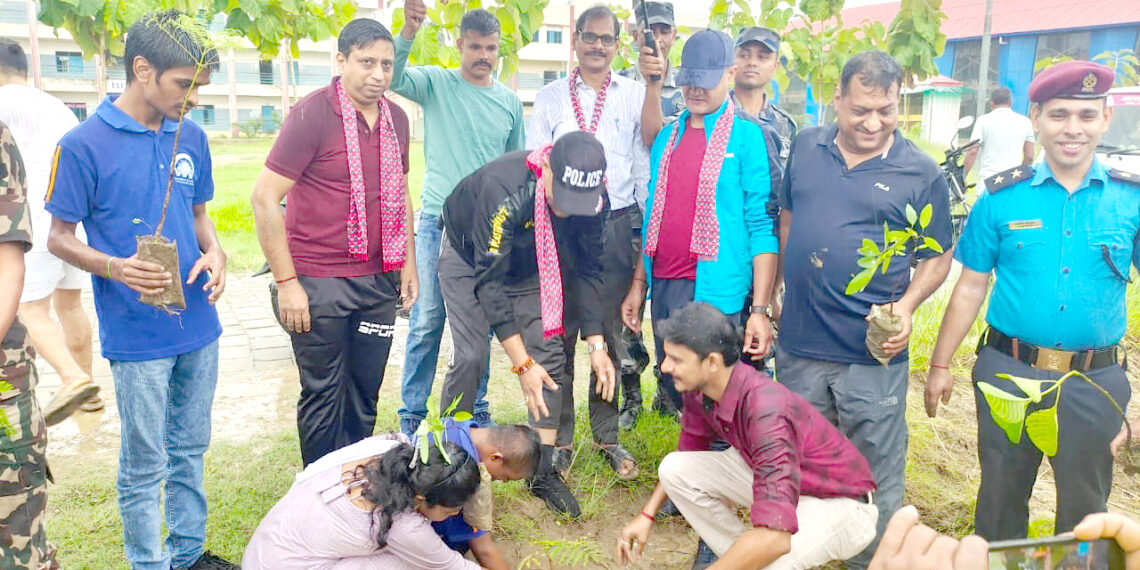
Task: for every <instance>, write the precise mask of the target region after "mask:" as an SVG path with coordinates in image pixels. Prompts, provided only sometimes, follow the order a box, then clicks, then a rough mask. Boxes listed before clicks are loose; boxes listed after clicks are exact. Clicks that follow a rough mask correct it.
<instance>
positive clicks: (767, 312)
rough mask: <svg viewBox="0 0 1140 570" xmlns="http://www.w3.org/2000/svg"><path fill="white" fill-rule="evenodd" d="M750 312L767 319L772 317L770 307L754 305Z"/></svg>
mask: <svg viewBox="0 0 1140 570" xmlns="http://www.w3.org/2000/svg"><path fill="white" fill-rule="evenodd" d="M749 312H750V313H751V314H753V315H755V314H756V313H760V314H762V315H764V316H765V317H768V318H771V317H772V307H771V306H770V305H752V308H751V309H750V310H749Z"/></svg>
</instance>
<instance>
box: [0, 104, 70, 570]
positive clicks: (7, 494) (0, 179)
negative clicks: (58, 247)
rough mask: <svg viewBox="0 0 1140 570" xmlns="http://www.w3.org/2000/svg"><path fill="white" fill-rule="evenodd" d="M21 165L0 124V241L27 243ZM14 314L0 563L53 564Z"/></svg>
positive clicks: (0, 486)
mask: <svg viewBox="0 0 1140 570" xmlns="http://www.w3.org/2000/svg"><path fill="white" fill-rule="evenodd" d="M24 176H25V175H24V165H23V162H22V161H21V160H20V153H19V151H18V150H16V143H15V141H14V140H12V135H11V133H10V132H9V131H8V127H7V126H5V125H4V124H3V123H0V243H6V242H20V243H23V245H24V249H25V250H27V248H30V247H31V245H32V225H31V219H30V218H29V217H28V209H27V204H26V203H25V202H26V192H27V190H26V188H27V187H26V182H25V178H24ZM27 333H28V331H27V329H25V328H24V325H23V324H22V323H20V321H19V320H18V319H16V320H13V322H12V326H11V327H10V328H9V329H8V332H7V334H6V335H5V336H4V339H3V343H2V344H0V568H4V569H8V568H26V569H34V570H41V569H52V568H59V564H58V563H57V562H56V561H55V547H54V546H52V544H51V543H50V542H48V539H47V533H46V532H45V531H44V521H43V517H44V512H45V510H46V509H45V507H46V505H47V482H48V480H49V479H50V477H51V474H50V472H49V471H48V467H47V458H46V457H45V453H46V451H47V426H46V425H45V424H44V420H43V416H42V415H41V414H40V406H39V404H38V403H37V401H36V393H35V388H36V370H35V364H34V360H35V351H34V350H33V349H32V345H31V343H29V342H28V334H27Z"/></svg>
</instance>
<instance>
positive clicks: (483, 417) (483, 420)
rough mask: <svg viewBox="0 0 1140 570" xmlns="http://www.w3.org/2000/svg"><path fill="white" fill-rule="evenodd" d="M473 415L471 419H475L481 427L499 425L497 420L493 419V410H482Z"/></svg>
mask: <svg viewBox="0 0 1140 570" xmlns="http://www.w3.org/2000/svg"><path fill="white" fill-rule="evenodd" d="M471 416H472V417H471V419H473V420H475V423H477V424H479V427H481V428H489V427H494V426H497V425H499V424H497V423H495V420H493V419H491V412H489V411H487V410H480V411H478V412H475V413H474V414H472V415H471Z"/></svg>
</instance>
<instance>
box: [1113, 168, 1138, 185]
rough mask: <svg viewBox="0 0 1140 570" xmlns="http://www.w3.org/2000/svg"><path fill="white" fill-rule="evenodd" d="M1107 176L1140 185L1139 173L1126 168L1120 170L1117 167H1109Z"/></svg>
mask: <svg viewBox="0 0 1140 570" xmlns="http://www.w3.org/2000/svg"><path fill="white" fill-rule="evenodd" d="M1108 177H1109V178H1112V179H1113V180H1122V181H1124V182H1131V183H1133V184H1136V185H1140V174H1136V173H1135V172H1128V171H1127V170H1121V169H1119V168H1109V169H1108Z"/></svg>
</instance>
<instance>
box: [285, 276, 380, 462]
mask: <svg viewBox="0 0 1140 570" xmlns="http://www.w3.org/2000/svg"><path fill="white" fill-rule="evenodd" d="M297 279H298V281H299V282H300V283H301V286H302V287H304V288H305V292H306V293H308V295H309V313H310V315H311V316H312V322H313V325H312V329H311V330H310V331H309V332H307V333H300V334H298V333H290V335H289V336H290V338H291V340H292V341H293V354H294V355H296V357H297V371H298V373H299V375H300V377H301V398H300V400H299V401H298V402H297V431H298V432H299V434H300V436H301V458H302V459H303V460H304V463H305V465H308V464H310V463H312V462H313V461H316V460H317V459H320V458H321V457H322V456H324V455H325V454H327V453H329V452H331V451H335V450H337V449H340V448H342V447H344V446H346V445H350V444H353V443H356V442H357V441H360V440H361V439H363V438H365V437H368V436H370V435H372V431H373V429H375V427H376V400H377V397H378V392H379V391H380V384H381V383H382V382H383V381H384V367H385V366H386V365H387V363H388V351H389V349H390V348H391V347H392V336H393V334H394V332H395V325H394V323H395V320H396V303H397V301H398V299H399V297H400V293H399V287H400V285H399V277H398V273H397V272H394V271H393V272H389V273H382V274H377V275H369V276H365V277H306V276H299V277H298V278H297Z"/></svg>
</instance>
